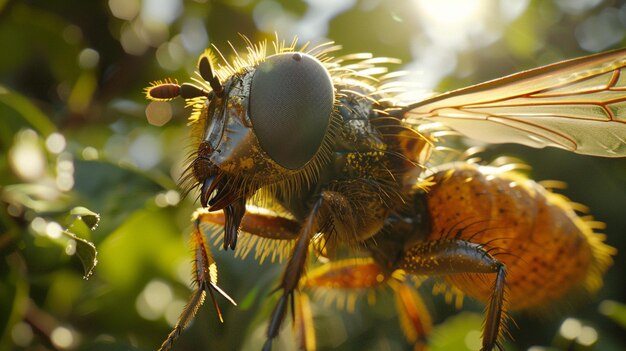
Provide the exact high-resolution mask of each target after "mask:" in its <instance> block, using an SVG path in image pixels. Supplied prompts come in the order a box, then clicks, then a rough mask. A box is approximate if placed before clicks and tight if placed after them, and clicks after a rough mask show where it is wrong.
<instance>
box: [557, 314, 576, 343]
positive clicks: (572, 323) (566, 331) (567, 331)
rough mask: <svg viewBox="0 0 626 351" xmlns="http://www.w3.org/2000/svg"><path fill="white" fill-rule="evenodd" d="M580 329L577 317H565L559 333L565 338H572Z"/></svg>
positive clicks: (574, 337)
mask: <svg viewBox="0 0 626 351" xmlns="http://www.w3.org/2000/svg"><path fill="white" fill-rule="evenodd" d="M581 330H582V323H580V321H579V320H578V319H575V318H567V319H566V320H565V321H563V324H561V328H560V329H559V333H560V334H561V336H563V337H564V338H565V339H568V340H574V339H576V337H577V336H578V335H580V332H581Z"/></svg>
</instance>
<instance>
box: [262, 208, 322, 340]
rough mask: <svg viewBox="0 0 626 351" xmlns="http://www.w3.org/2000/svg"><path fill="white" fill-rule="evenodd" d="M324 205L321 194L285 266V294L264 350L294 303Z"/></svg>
mask: <svg viewBox="0 0 626 351" xmlns="http://www.w3.org/2000/svg"><path fill="white" fill-rule="evenodd" d="M323 205H324V196H321V197H320V198H319V199H318V200H317V201H315V204H314V205H313V207H312V209H311V212H310V213H309V215H308V216H307V218H306V221H305V223H304V226H303V227H302V229H301V230H300V234H299V236H298V239H297V241H296V245H295V246H294V248H293V252H292V254H291V257H290V258H289V261H288V262H287V267H286V268H285V272H284V273H283V277H282V280H281V283H280V286H279V287H278V290H282V291H283V294H282V296H281V297H280V300H278V303H277V304H276V307H275V308H274V311H273V312H272V317H271V319H270V324H269V327H268V329H267V341H266V342H265V344H264V345H263V351H270V350H271V349H272V339H273V338H275V337H276V336H278V330H279V329H280V326H281V324H282V322H283V320H284V319H285V313H286V311H287V302H288V300H289V299H290V298H291V304H292V305H293V303H294V300H293V294H294V291H295V289H296V287H297V286H298V283H299V281H300V277H302V274H303V272H304V267H305V263H306V258H307V256H308V252H309V243H310V242H311V239H312V238H313V235H315V233H316V232H317V231H319V230H320V228H318V227H319V225H318V224H317V222H318V215H319V212H320V209H321V207H322V206H323Z"/></svg>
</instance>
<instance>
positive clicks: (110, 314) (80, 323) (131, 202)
mask: <svg viewBox="0 0 626 351" xmlns="http://www.w3.org/2000/svg"><path fill="white" fill-rule="evenodd" d="M444 3H446V2H444ZM461 3H462V2H459V3H457V5H456V6H461V5H460V4H461ZM486 3H488V4H489V6H491V7H490V10H489V11H487V12H486V13H484V14H483V16H484V17H477V18H475V19H472V21H470V22H468V23H466V25H467V26H466V27H454V28H453V29H449V30H445V29H441V28H446V27H438V26H444V25H446V23H448V24H447V25H448V26H454V25H459V23H461V20H460V19H455V18H454V14H453V13H452V11H450V10H449V9H450V8H448V10H447V12H437V13H435V14H434V15H432V16H431V17H428V16H427V13H426V10H425V9H424V8H421V10H419V11H418V9H420V7H419V6H418V5H417V1H414V2H410V1H399V0H397V1H378V0H362V1H335V2H331V1H312V0H310V1H306V2H302V1H288V0H280V1H278V0H262V1H256V0H232V1H225V0H224V1H200V0H197V1H192V0H184V1H183V0H167V1H158V0H108V1H102V0H101V1H76V0H72V1H35V0H31V1H17V0H14V1H11V0H5V1H0V44H1V45H2V51H3V54H2V55H0V118H1V120H2V123H0V150H2V152H1V153H0V175H1V177H0V204H1V206H0V350H60V349H69V350H148V349H155V348H156V347H157V346H158V345H160V343H161V341H162V340H163V339H164V337H165V336H166V335H167V333H168V332H169V330H170V328H171V326H172V325H173V323H174V322H175V320H176V318H177V316H178V313H179V312H180V310H181V308H182V306H183V304H184V303H185V301H186V299H187V296H188V294H189V288H188V284H189V271H190V257H189V255H188V248H187V244H186V240H187V239H186V236H185V235H184V233H185V232H187V231H188V229H189V226H190V224H189V218H190V215H191V212H192V211H193V208H194V206H195V204H194V201H193V200H194V196H189V197H188V198H184V199H181V196H180V194H179V193H178V191H177V188H176V179H177V178H178V176H179V175H180V172H181V169H182V167H183V166H182V165H183V164H184V162H183V161H184V158H185V155H186V154H187V152H188V150H187V149H186V148H185V145H186V144H187V141H186V140H187V139H186V138H187V134H186V133H187V131H186V127H185V121H184V118H183V117H182V116H185V113H186V112H185V111H184V106H183V103H182V102H180V101H174V102H172V103H170V104H168V105H167V106H168V107H162V108H165V109H166V110H165V111H166V112H165V119H164V120H161V121H158V122H155V121H151V122H152V123H155V124H158V125H163V126H160V127H157V126H154V125H150V124H149V123H148V121H147V120H146V118H145V117H144V109H145V107H146V105H147V103H146V102H145V101H144V99H143V95H142V93H141V92H142V88H143V87H145V86H146V85H147V84H148V82H150V81H153V80H156V79H161V78H163V77H168V76H169V77H173V78H180V79H185V78H186V77H187V76H188V75H189V73H190V72H192V71H193V69H194V65H195V64H196V58H197V55H198V54H199V53H200V52H201V51H202V50H203V49H204V48H205V47H206V46H208V45H209V44H210V43H212V44H215V45H217V47H219V48H222V49H224V48H227V45H226V43H227V41H229V40H230V41H232V42H233V43H234V45H235V46H237V47H241V44H242V41H241V40H240V39H238V33H242V34H244V35H247V36H248V37H249V38H251V39H252V40H253V41H255V40H259V39H263V38H268V37H269V38H272V37H273V36H274V32H278V33H280V35H281V38H285V39H289V38H291V37H293V36H294V35H296V34H297V35H299V36H300V37H301V38H302V39H304V40H312V41H314V42H323V41H326V40H329V39H330V40H335V41H336V42H338V43H339V44H341V45H343V47H344V50H343V51H342V53H353V52H372V53H374V54H375V55H376V56H387V57H398V58H401V59H402V60H403V61H405V62H407V63H409V65H408V66H406V67H396V68H394V69H401V68H406V69H409V70H417V71H418V74H417V77H422V78H416V80H417V81H418V82H423V83H424V84H423V85H424V89H431V88H433V85H435V84H437V88H438V89H439V90H449V89H452V88H458V87H462V86H466V85H469V84H473V83H478V82H481V81H484V80H487V79H491V78H496V77H498V76H502V75H504V74H508V73H513V72H516V71H520V70H523V69H528V68H532V67H535V66H538V65H540V64H546V63H550V62H554V61H558V60H561V59H565V58H572V57H576V56H582V55H585V54H588V53H589V52H592V51H600V50H605V49H610V48H614V47H619V46H623V45H624V43H625V39H624V34H626V6H624V5H622V3H621V2H619V1H609V0H605V1H602V0H587V1H583V0H580V1H567V0H558V1H531V2H528V1H523V0H518V1H508V2H505V1H501V2H497V1H491V2H489V1H487V2H486ZM496 4H500V5H496ZM494 6H495V7H494ZM446 21H447V22H446ZM451 28H452V27H451ZM431 29H432V30H431ZM444 34H447V35H448V36H447V37H446V36H443V37H442V36H441V35H444ZM447 40H449V41H447ZM225 52H228V51H225ZM168 109H169V110H168ZM171 116H176V117H175V120H173V121H170V122H168V120H169V117H171ZM490 152H492V153H493V155H498V154H505V153H506V154H512V155H515V156H519V157H521V158H522V159H525V160H528V162H529V163H530V164H531V165H533V167H534V171H533V174H534V177H535V178H536V179H561V180H564V181H566V182H567V183H569V184H570V188H569V189H568V190H567V194H568V196H570V197H571V198H573V199H575V200H576V201H579V202H582V203H585V204H586V205H588V206H589V207H590V208H591V209H592V213H593V214H594V215H595V216H596V217H597V218H598V219H599V220H601V221H604V222H606V223H607V224H608V228H607V230H606V233H607V236H608V240H607V241H608V242H609V243H610V244H611V245H613V246H615V247H617V248H618V249H620V251H622V252H620V254H619V255H618V256H617V257H616V263H615V266H614V267H613V268H612V269H611V270H610V271H609V273H608V274H607V275H606V284H605V285H606V286H605V288H604V289H603V290H602V291H601V292H600V294H599V296H598V297H597V299H596V300H594V301H591V302H587V303H584V304H581V305H577V306H576V308H575V309H572V311H571V312H570V313H569V314H567V316H562V315H559V316H553V317H550V318H545V317H544V316H542V317H541V318H539V319H537V318H533V317H528V316H525V315H515V320H516V322H517V326H518V327H516V326H512V327H511V334H512V336H513V338H514V339H515V342H508V343H507V347H506V348H507V350H525V349H528V348H529V347H530V346H531V345H545V346H546V347H552V348H551V349H570V350H591V349H596V350H623V349H626V341H624V338H623V334H624V327H625V320H626V308H625V307H624V296H626V286H625V281H624V278H623V277H624V276H626V258H625V257H626V256H625V255H624V253H626V250H624V248H626V243H625V233H626V216H624V208H626V186H625V185H626V164H625V162H624V160H609V159H597V158H590V157H583V156H576V155H570V154H567V153H565V152H562V151H560V150H529V149H526V148H521V147H516V146H511V145H502V146H497V147H493V148H492V149H491V151H490ZM95 214H99V215H100V218H101V220H100V223H99V224H98V225H97V228H96V226H95V224H96V223H95V222H96V215H95ZM91 229H94V230H91ZM63 233H71V235H70V237H68V235H63ZM72 236H74V237H72ZM89 242H93V244H94V245H95V247H96V249H97V251H98V256H97V260H98V262H99V263H98V265H97V266H96V267H95V269H94V271H93V274H92V275H91V276H90V277H89V279H88V280H86V279H83V276H84V275H89V274H88V273H86V272H89V271H90V269H91V265H93V263H94V261H93V260H94V258H93V257H92V256H91V255H93V254H95V251H93V250H92V249H90V247H89V244H88V243H89ZM215 251H216V259H217V261H218V263H219V268H220V282H221V285H222V288H223V289H224V290H225V291H227V292H229V294H230V295H231V296H233V297H234V298H235V299H236V300H237V301H239V302H240V306H239V307H232V306H227V305H226V303H224V302H225V301H220V303H221V305H222V308H223V310H224V313H225V323H224V324H220V323H219V321H218V319H217V317H216V316H215V313H214V311H213V310H212V307H211V306H204V307H203V308H202V309H201V311H200V313H199V316H198V318H197V320H196V321H195V323H194V324H193V325H192V326H191V328H190V329H189V330H187V331H185V333H184V334H183V336H182V337H181V339H180V340H179V342H178V344H177V346H176V349H178V350H185V349H211V350H236V349H252V350H255V349H258V348H259V345H260V344H261V343H262V341H263V333H264V331H265V325H266V324H264V323H266V320H267V315H268V314H269V311H270V310H271V308H272V306H273V302H274V299H275V298H276V296H275V295H269V292H270V291H271V289H272V288H273V287H274V284H275V279H276V278H277V277H278V276H279V275H280V271H281V270H280V269H281V265H277V264H268V263H265V264H263V265H259V264H257V263H256V262H254V261H253V260H251V259H247V260H243V261H241V260H239V259H235V258H233V257H232V254H230V253H224V252H222V251H219V250H215ZM77 256H78V257H77ZM81 260H82V263H81ZM83 265H85V268H84V269H83ZM423 294H424V296H425V300H426V302H427V304H428V305H429V308H430V309H431V310H432V311H433V313H434V321H435V323H436V324H437V327H436V329H435V331H434V333H433V337H432V349H433V350H461V349H463V348H467V347H475V344H476V340H478V335H479V334H478V331H477V330H478V329H479V328H480V324H481V321H482V317H481V315H480V312H481V307H480V306H479V305H478V304H475V303H473V302H471V301H467V303H466V309H467V310H470V311H472V312H463V313H461V314H459V313H458V312H456V311H455V309H454V308H453V307H451V306H448V305H446V304H444V303H443V301H442V298H441V297H432V298H431V294H430V293H429V291H428V290H427V289H426V290H424V291H423ZM268 295H269V296H268ZM380 295H381V296H380V297H379V298H378V299H377V303H376V304H375V305H374V306H369V305H368V303H367V301H359V303H358V305H357V311H356V312H354V313H347V312H341V311H336V310H335V309H334V307H333V306H325V305H324V304H323V303H314V306H313V311H314V315H315V321H316V332H317V335H318V339H319V340H318V346H319V349H342V350H353V349H354V350H409V349H411V346H410V345H408V344H407V343H406V342H405V341H404V338H403V336H402V333H401V331H400V329H399V327H398V324H397V321H396V318H397V317H396V314H395V312H394V307H393V303H392V299H390V298H388V297H389V296H387V298H386V297H385V293H384V292H381V293H380ZM601 301H603V302H601ZM598 306H600V308H598ZM568 316H569V317H571V318H570V319H567V320H565V318H566V317H568ZM574 318H575V319H574ZM564 320H565V322H563V321H564ZM572 326H573V327H572ZM566 327H567V328H566ZM568 328H569V329H568ZM571 328H574V330H578V331H580V333H579V334H574V337H573V338H572V337H569V338H568V337H566V336H567V333H566V334H563V330H565V329H567V330H572V329H571ZM576 328H578V329H576ZM585 328H587V329H585ZM585 330H586V331H587V334H588V332H589V331H590V330H592V331H595V332H596V333H597V335H598V336H597V340H595V339H592V341H593V342H591V345H589V346H584V344H585V343H586V342H587V341H585V340H581V337H577V336H576V335H584V331H585ZM290 334H291V331H290V329H289V328H285V332H284V333H283V335H282V336H281V337H280V340H279V341H278V342H277V344H280V345H281V346H282V348H281V349H290V348H292V347H293V336H292V335H290ZM564 335H565V336H564ZM468 345H469V346H468ZM540 349H545V350H547V349H548V348H536V349H533V350H540Z"/></svg>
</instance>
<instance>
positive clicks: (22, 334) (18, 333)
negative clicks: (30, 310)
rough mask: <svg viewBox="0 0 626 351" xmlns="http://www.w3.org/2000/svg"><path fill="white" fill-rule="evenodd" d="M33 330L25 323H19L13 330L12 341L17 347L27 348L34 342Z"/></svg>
mask: <svg viewBox="0 0 626 351" xmlns="http://www.w3.org/2000/svg"><path fill="white" fill-rule="evenodd" d="M33 336H34V335H33V329H32V328H31V327H30V325H28V324H26V323H24V322H18V323H16V324H15V325H14V326H13V329H11V339H13V342H14V343H15V345H17V346H21V347H27V346H29V345H30V343H31V342H32V341H33Z"/></svg>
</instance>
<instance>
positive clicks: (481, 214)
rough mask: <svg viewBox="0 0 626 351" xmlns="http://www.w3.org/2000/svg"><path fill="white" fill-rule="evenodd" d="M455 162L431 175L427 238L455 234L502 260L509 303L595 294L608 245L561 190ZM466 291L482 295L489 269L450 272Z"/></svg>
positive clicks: (607, 261)
mask: <svg viewBox="0 0 626 351" xmlns="http://www.w3.org/2000/svg"><path fill="white" fill-rule="evenodd" d="M506 169H507V168H506V167H500V168H497V167H488V166H475V165H471V164H453V165H451V166H450V167H449V168H448V169H446V170H443V171H440V172H438V173H436V174H435V176H434V181H435V183H436V185H434V186H433V187H432V188H431V190H430V191H429V193H428V195H427V196H428V208H429V211H430V215H431V220H432V231H431V234H430V237H429V238H428V239H429V240H437V239H440V238H455V237H456V238H458V239H461V240H467V241H470V242H474V243H478V244H481V245H483V246H484V249H485V250H486V251H487V252H489V253H490V254H491V255H493V256H494V257H495V258H496V259H498V260H500V261H501V262H503V263H504V264H505V265H506V268H507V272H508V274H507V277H506V287H507V290H506V294H507V300H508V308H510V309H535V308H539V307H541V308H543V307H544V306H545V307H554V306H555V305H558V304H556V302H560V301H563V300H567V298H569V297H573V296H575V295H577V294H578V293H585V292H587V293H593V292H595V291H596V290H597V289H598V288H599V287H600V286H601V285H602V275H603V274H604V272H605V271H606V269H607V268H608V266H610V265H611V263H612V259H611V255H612V254H613V253H614V249H613V248H611V247H609V246H607V245H606V244H604V243H603V239H604V236H603V235H601V234H597V233H594V232H593V229H592V228H593V227H594V225H596V227H598V226H597V224H598V223H597V222H590V221H585V220H583V219H582V218H581V217H579V216H578V215H577V214H576V213H575V212H574V210H573V209H572V206H571V204H570V203H569V201H568V200H567V199H565V198H564V197H563V196H561V195H558V194H554V193H552V192H549V191H548V190H546V189H545V188H544V187H542V186H541V185H539V184H538V183H536V182H534V181H532V180H530V179H527V178H526V177H524V176H522V175H520V174H518V173H515V172H510V171H507V170H506ZM448 280H449V282H450V283H452V284H453V285H455V286H456V287H458V288H459V289H461V290H462V291H463V292H464V293H466V294H468V295H470V296H473V297H475V298H478V299H480V300H482V301H486V300H487V299H488V298H489V296H490V294H491V293H492V290H493V275H485V274H459V275H453V276H450V277H448Z"/></svg>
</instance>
